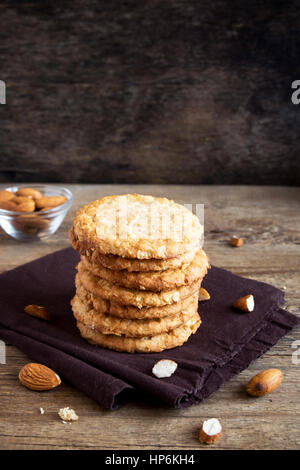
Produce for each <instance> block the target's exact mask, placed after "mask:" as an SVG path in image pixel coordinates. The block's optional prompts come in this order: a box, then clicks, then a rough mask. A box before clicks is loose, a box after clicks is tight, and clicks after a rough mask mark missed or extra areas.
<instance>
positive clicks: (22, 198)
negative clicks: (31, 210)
mask: <svg viewBox="0 0 300 470" xmlns="http://www.w3.org/2000/svg"><path fill="white" fill-rule="evenodd" d="M12 201H13V202H15V203H16V204H22V203H23V202H28V201H32V198H30V197H26V196H14V198H13V199H12Z"/></svg>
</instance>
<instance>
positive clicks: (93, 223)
mask: <svg viewBox="0 0 300 470" xmlns="http://www.w3.org/2000/svg"><path fill="white" fill-rule="evenodd" d="M202 230H203V228H202V226H201V225H200V222H199V219H198V218H197V217H196V216H195V215H194V214H192V213H191V212H190V211H189V210H188V209H186V208H185V207H184V206H182V205H180V204H176V203H175V202H174V201H171V200H169V199H166V198H156V197H153V196H143V195H140V194H125V195H121V196H106V197H103V198H101V199H98V200H97V201H94V202H91V203H90V204H87V205H85V206H84V207H82V208H81V209H79V211H78V212H77V214H76V216H75V219H74V223H73V227H72V229H71V231H70V239H71V243H72V245H73V247H74V248H75V249H76V250H78V251H80V252H81V253H82V252H83V251H84V250H95V251H97V252H99V253H102V254H113V255H118V256H121V257H124V258H137V259H151V258H157V259H168V258H173V257H177V256H181V255H182V254H183V253H186V252H187V251H189V250H190V249H194V246H195V245H196V244H197V243H200V239H201V237H202Z"/></svg>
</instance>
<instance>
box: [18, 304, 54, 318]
mask: <svg viewBox="0 0 300 470" xmlns="http://www.w3.org/2000/svg"><path fill="white" fill-rule="evenodd" d="M24 311H25V312H26V313H28V314H29V315H31V316H33V317H36V318H42V319H43V320H50V318H51V317H50V315H49V313H48V310H47V309H46V308H45V307H41V306H40V305H27V307H25V308H24Z"/></svg>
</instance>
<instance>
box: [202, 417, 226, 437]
mask: <svg viewBox="0 0 300 470" xmlns="http://www.w3.org/2000/svg"><path fill="white" fill-rule="evenodd" d="M202 429H203V431H204V432H205V434H207V435H208V436H215V435H216V434H219V433H220V432H221V431H222V426H221V423H220V421H219V420H218V419H217V418H211V419H208V420H207V421H204V423H203V426H202Z"/></svg>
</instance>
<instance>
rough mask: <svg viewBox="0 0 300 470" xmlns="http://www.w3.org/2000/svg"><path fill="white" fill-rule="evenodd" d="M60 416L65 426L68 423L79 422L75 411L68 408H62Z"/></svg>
mask: <svg viewBox="0 0 300 470" xmlns="http://www.w3.org/2000/svg"><path fill="white" fill-rule="evenodd" d="M58 416H59V417H60V418H61V419H62V422H63V423H64V424H66V422H67V421H77V420H78V416H77V414H76V413H75V411H74V410H72V409H71V408H69V407H68V406H67V407H66V408H61V409H60V410H59V412H58Z"/></svg>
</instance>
